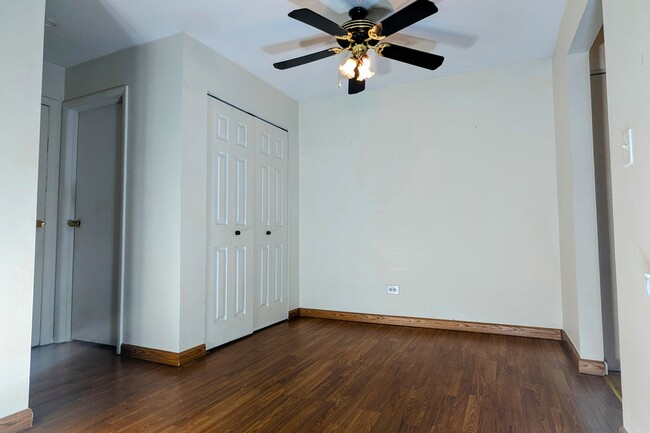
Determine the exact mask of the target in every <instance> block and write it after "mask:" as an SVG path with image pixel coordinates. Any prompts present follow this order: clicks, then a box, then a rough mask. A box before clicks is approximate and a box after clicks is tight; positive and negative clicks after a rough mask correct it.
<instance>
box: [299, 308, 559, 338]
mask: <svg viewBox="0 0 650 433" xmlns="http://www.w3.org/2000/svg"><path fill="white" fill-rule="evenodd" d="M300 317H314V318H319V319H330V320H346V321H350V322H361V323H375V324H380V325H395V326H409V327H414V328H429V329H439V330H445V331H464V332H478V333H483V334H497V335H509V336H514V337H526V338H541V339H544V340H556V341H560V340H561V338H562V335H561V330H560V329H554V328H536V327H532V326H514V325H498V324H494V323H480V322H463V321H458V320H442V319H425V318H419V317H405V316H387V315H383V314H365V313H349V312H345V311H330V310H316V309H313V308H300Z"/></svg>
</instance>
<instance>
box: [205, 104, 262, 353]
mask: <svg viewBox="0 0 650 433" xmlns="http://www.w3.org/2000/svg"><path fill="white" fill-rule="evenodd" d="M254 127H255V123H254V121H253V118H252V117H251V116H249V115H247V114H245V113H242V112H240V111H238V110H234V109H233V108H232V107H230V106H228V105H226V104H224V103H222V102H220V101H217V100H215V99H214V98H209V99H208V161H209V163H208V212H209V213H210V215H209V216H208V227H207V234H208V239H207V241H208V252H209V256H208V257H211V259H209V261H208V276H207V277H208V284H207V285H208V290H207V302H206V309H207V311H206V317H207V323H206V346H207V347H208V348H212V347H215V346H218V345H221V344H224V343H227V342H228V341H232V340H235V339H237V338H241V337H243V336H245V335H248V334H250V333H252V332H253V314H254V309H253V308H252V305H253V289H252V282H253V280H254V278H253V275H254V269H253V265H252V264H253V261H254V259H253V236H254V233H253V230H252V225H251V224H250V221H251V216H252V209H253V202H252V200H253V194H252V193H251V191H250V188H251V187H252V185H253V171H252V170H251V167H253V165H252V161H253V158H254V153H253V152H254V150H253V145H252V143H251V142H250V141H251V138H252V134H251V133H250V131H252V130H253V129H254Z"/></svg>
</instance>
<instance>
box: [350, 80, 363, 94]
mask: <svg viewBox="0 0 650 433" xmlns="http://www.w3.org/2000/svg"><path fill="white" fill-rule="evenodd" d="M364 90H366V80H363V81H359V80H357V79H356V78H350V79H349V80H348V95H356V94H357V93H361V92H363V91H364Z"/></svg>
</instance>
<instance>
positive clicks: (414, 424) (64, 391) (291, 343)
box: [30, 318, 622, 433]
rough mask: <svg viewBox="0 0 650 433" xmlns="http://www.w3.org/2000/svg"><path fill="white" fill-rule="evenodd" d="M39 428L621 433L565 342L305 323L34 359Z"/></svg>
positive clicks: (609, 399)
mask: <svg viewBox="0 0 650 433" xmlns="http://www.w3.org/2000/svg"><path fill="white" fill-rule="evenodd" d="M30 407H31V408H32V409H33V411H34V428H33V430H31V431H33V432H66V433H69V432H140V431H146V432H219V433H222V432H235V433H243V432H272V433H276V432H291V433H300V432H324V433H325V432H326V433H340V432H350V433H362V432H378V433H384V432H385V433H393V432H413V433H415V432H418V433H419V432H427V433H465V432H482V433H524V432H526V433H537V432H540V433H542V432H544V433H560V432H562V433H580V432H589V433H616V432H617V431H618V428H619V427H620V426H621V425H622V422H621V404H620V402H619V401H618V399H617V398H616V397H615V396H614V394H613V393H612V391H611V390H610V389H609V387H608V386H607V384H606V383H605V380H604V379H603V378H599V377H593V376H585V375H579V374H578V373H577V371H576V369H575V368H574V367H573V365H572V363H571V359H570V357H569V355H568V354H566V353H565V352H564V351H563V349H562V346H561V345H560V343H559V342H557V341H548V340H534V339H526V338H517V337H505V336H497V335H483V334H471V333H463V332H450V331H436V330H430V329H417V328H400V327H392V326H382V325H369V324H360V323H350V322H339V321H328V320H322V319H308V318H301V319H298V320H295V321H291V322H284V323H281V324H278V325H275V326H273V327H270V328H268V329H266V330H263V331H261V332H258V333H256V334H254V335H252V336H250V337H248V338H245V339H242V340H240V341H237V342H235V343H232V344H229V345H227V346H224V347H222V348H219V349H216V350H213V351H212V353H210V354H209V355H208V356H207V357H206V358H204V359H201V360H199V361H196V362H194V363H191V364H188V365H186V366H184V367H180V368H173V367H167V366H163V365H157V364H153V363H148V362H145V361H139V360H134V359H127V358H120V357H118V356H116V355H114V353H113V351H112V349H111V348H107V347H101V346H96V345H91V344H86V343H76V342H75V343H68V344H62V345H50V346H45V347H41V348H37V349H34V350H33V352H32V380H31V395H30Z"/></svg>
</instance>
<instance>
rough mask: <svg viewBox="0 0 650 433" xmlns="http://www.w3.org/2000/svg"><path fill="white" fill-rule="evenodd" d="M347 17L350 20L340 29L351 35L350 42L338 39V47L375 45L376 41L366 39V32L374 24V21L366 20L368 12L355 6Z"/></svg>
mask: <svg viewBox="0 0 650 433" xmlns="http://www.w3.org/2000/svg"><path fill="white" fill-rule="evenodd" d="M348 15H350V18H352V19H351V20H349V21H346V22H344V23H343V24H341V27H342V28H344V29H345V30H347V31H348V32H350V33H351V34H352V42H350V41H348V40H345V39H339V40H338V43H339V45H340V46H341V47H343V48H348V47H349V46H350V45H354V44H363V43H366V44H367V45H370V46H374V45H376V44H377V42H378V41H375V40H369V37H368V30H370V29H371V28H373V27H374V26H375V24H376V23H375V22H374V21H370V20H367V19H366V17H367V16H368V11H367V10H366V9H365V8H362V7H360V6H357V7H353V8H352V9H350V11H349V12H348Z"/></svg>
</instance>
